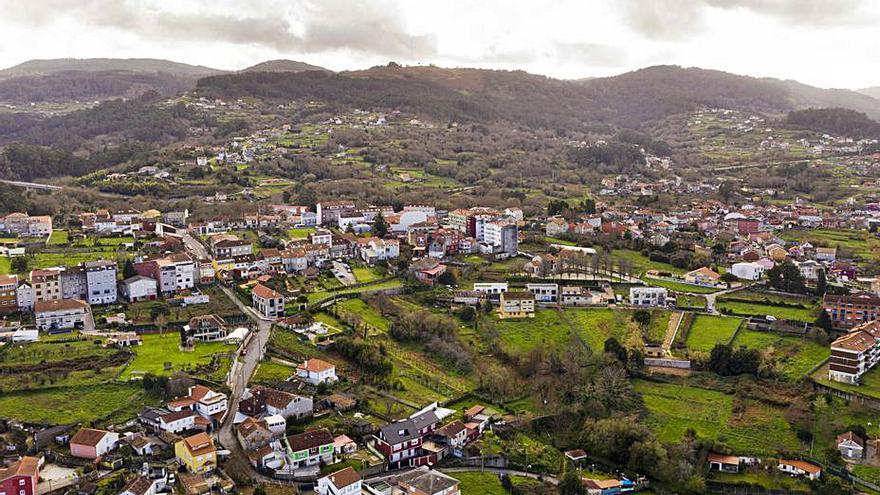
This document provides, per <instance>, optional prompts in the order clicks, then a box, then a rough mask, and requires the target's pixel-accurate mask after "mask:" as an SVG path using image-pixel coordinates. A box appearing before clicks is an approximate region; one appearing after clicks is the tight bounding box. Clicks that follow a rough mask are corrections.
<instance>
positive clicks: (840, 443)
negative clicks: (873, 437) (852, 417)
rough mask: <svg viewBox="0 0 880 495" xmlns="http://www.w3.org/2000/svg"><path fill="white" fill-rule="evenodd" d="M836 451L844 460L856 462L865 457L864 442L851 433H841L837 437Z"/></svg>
mask: <svg viewBox="0 0 880 495" xmlns="http://www.w3.org/2000/svg"><path fill="white" fill-rule="evenodd" d="M837 450H839V451H840V455H841V456H843V458H844V459H847V460H851V461H858V460H861V459H862V457H864V455H865V441H864V440H862V438H861V437H859V436H858V435H856V434H855V433H853V432H851V431H848V432H846V433H841V434H840V435H837Z"/></svg>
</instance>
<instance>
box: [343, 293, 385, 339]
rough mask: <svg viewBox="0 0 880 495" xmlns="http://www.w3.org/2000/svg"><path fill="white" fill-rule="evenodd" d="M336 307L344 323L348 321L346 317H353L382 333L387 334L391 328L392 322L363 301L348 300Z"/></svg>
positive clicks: (357, 299)
mask: <svg viewBox="0 0 880 495" xmlns="http://www.w3.org/2000/svg"><path fill="white" fill-rule="evenodd" d="M336 307H337V311H338V312H339V315H340V318H342V319H343V320H344V321H348V318H347V317H346V315H352V316H355V317H356V318H359V319H360V320H361V321H362V322H363V323H366V324H367V325H369V326H371V327H373V328H375V329H376V330H378V331H380V332H387V331H388V329H389V328H391V322H390V321H388V320H387V319H386V318H384V317H383V316H382V315H381V314H379V312H378V311H376V310H375V309H373V308H372V307H370V305H369V304H367V303H365V302H364V301H363V300H362V299H359V298H353V299H346V300H344V301H340V302H339V303H337V304H336Z"/></svg>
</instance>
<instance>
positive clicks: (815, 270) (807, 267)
mask: <svg viewBox="0 0 880 495" xmlns="http://www.w3.org/2000/svg"><path fill="white" fill-rule="evenodd" d="M798 270H800V272H801V276H802V277H804V278H805V279H807V280H809V281H816V280H818V279H819V272H821V271H822V270H824V268H822V265H821V264H820V263H819V262H817V261H814V260H806V261H804V262H801V263H798Z"/></svg>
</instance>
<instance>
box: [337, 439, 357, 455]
mask: <svg viewBox="0 0 880 495" xmlns="http://www.w3.org/2000/svg"><path fill="white" fill-rule="evenodd" d="M333 450H334V451H335V452H336V453H337V454H339V455H343V454H346V455H347V454H354V453H355V452H357V443H355V441H354V440H352V439H351V438H349V437H348V435H339V436H338V437H336V438H334V439H333Z"/></svg>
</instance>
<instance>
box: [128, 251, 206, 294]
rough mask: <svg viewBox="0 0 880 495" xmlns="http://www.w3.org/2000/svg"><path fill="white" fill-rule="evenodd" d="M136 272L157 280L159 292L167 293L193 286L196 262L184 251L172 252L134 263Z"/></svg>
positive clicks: (195, 276)
mask: <svg viewBox="0 0 880 495" xmlns="http://www.w3.org/2000/svg"><path fill="white" fill-rule="evenodd" d="M134 269H135V270H136V271H137V272H138V274H140V275H143V276H145V277H149V278H152V279H153V280H155V281H156V282H157V286H158V288H159V292H161V293H163V294H168V293H171V292H176V291H179V290H187V289H192V288H193V287H195V281H196V278H197V275H196V264H195V261H193V259H192V258H191V257H190V256H189V255H188V254H186V253H174V254H170V255H168V256H165V257H162V258H154V259H149V260H146V261H142V262H140V263H135V264H134Z"/></svg>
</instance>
